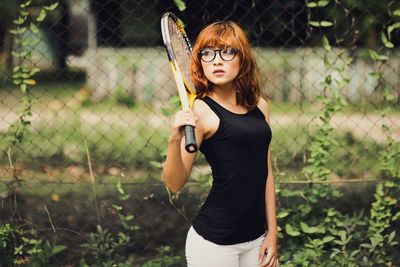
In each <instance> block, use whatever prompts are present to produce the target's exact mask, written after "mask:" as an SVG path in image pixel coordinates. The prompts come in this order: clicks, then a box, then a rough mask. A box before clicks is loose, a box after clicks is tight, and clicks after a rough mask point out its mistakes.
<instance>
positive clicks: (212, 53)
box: [199, 47, 239, 62]
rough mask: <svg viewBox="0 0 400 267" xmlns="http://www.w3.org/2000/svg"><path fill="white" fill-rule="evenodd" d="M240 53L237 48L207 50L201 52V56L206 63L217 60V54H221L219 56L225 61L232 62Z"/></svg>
mask: <svg viewBox="0 0 400 267" xmlns="http://www.w3.org/2000/svg"><path fill="white" fill-rule="evenodd" d="M238 52H239V50H237V49H236V48H231V47H229V48H226V49H211V48H205V49H202V50H200V51H199V55H200V58H201V60H203V61H204V62H211V61H213V60H214V59H215V57H216V56H217V53H219V56H220V57H221V58H222V60H224V61H231V60H232V59H234V58H235V56H236V54H237V53H238Z"/></svg>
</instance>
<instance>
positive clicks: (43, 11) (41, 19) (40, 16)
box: [36, 9, 47, 22]
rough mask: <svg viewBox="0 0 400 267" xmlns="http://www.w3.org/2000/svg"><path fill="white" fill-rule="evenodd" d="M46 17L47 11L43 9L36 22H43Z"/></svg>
mask: <svg viewBox="0 0 400 267" xmlns="http://www.w3.org/2000/svg"><path fill="white" fill-rule="evenodd" d="M46 15H47V13H46V10H44V9H41V10H40V12H39V16H38V17H37V18H36V21H37V22H42V21H43V20H44V19H45V18H46Z"/></svg>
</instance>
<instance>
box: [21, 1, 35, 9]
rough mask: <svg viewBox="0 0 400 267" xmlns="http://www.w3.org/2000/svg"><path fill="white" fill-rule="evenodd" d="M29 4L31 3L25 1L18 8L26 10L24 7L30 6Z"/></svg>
mask: <svg viewBox="0 0 400 267" xmlns="http://www.w3.org/2000/svg"><path fill="white" fill-rule="evenodd" d="M31 3H32V0H29V1H26V2H25V3H22V4H20V5H19V6H20V7H21V8H26V7H28V6H30V5H31Z"/></svg>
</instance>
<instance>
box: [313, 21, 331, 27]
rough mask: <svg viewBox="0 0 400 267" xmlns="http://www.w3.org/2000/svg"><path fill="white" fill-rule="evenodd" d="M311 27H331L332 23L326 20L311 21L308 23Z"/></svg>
mask: <svg viewBox="0 0 400 267" xmlns="http://www.w3.org/2000/svg"><path fill="white" fill-rule="evenodd" d="M308 23H309V24H310V25H311V26H313V27H317V28H319V27H331V26H333V22H331V21H327V20H322V21H315V20H311V21H309V22H308Z"/></svg>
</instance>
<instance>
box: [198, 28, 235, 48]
mask: <svg viewBox="0 0 400 267" xmlns="http://www.w3.org/2000/svg"><path fill="white" fill-rule="evenodd" d="M218 26H219V27H215V28H212V29H210V30H209V32H207V33H205V34H204V38H203V39H202V40H201V43H199V47H201V48H204V47H216V48H227V47H232V48H236V49H240V48H241V45H240V41H239V40H238V38H237V34H236V32H235V29H234V28H233V27H232V26H230V25H226V24H220V25H218Z"/></svg>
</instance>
